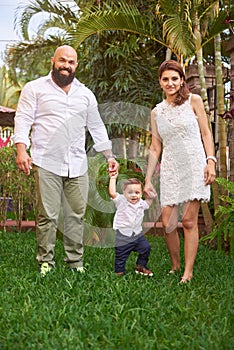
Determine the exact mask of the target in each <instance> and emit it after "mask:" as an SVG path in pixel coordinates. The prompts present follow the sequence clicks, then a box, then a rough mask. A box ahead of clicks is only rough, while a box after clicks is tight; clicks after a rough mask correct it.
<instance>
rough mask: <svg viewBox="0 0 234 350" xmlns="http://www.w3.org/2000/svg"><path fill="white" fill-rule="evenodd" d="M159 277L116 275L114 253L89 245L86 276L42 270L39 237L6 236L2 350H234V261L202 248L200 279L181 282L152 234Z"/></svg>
mask: <svg viewBox="0 0 234 350" xmlns="http://www.w3.org/2000/svg"><path fill="white" fill-rule="evenodd" d="M148 239H149V241H150V243H151V245H152V251H151V256H150V262H149V267H150V268H151V269H152V270H153V271H154V273H155V275H154V277H153V278H148V277H144V276H139V275H135V273H134V266H135V259H136V256H135V255H134V254H132V255H131V257H130V259H129V261H128V264H127V270H128V273H127V274H126V275H125V276H124V277H117V276H115V274H114V272H113V264H114V250H113V249H112V248H94V247H86V248H85V266H86V267H87V273H86V274H85V275H81V274H74V273H73V272H69V271H67V270H66V267H65V266H64V263H63V258H64V252H63V246H62V242H61V240H58V241H57V246H56V264H57V268H56V270H55V271H54V272H53V273H51V274H49V275H48V276H46V277H45V278H42V277H41V276H39V274H38V273H37V264H36V260H35V254H36V245H35V234H34V233H32V232H31V233H30V232H29V233H21V234H17V233H4V234H3V233H1V234H0V283H1V288H0V349H4V350H5V349H9V350H20V349H22V350H23V349H24V350H26V349H30V350H33V349H43V350H50V349H51V350H52V349H53V350H60V349H61V350H63V349H66V350H83V349H85V350H86V349H93V350H112V349H113V350H114V349H121V350H130V349H131V350H146V349H147V350H148V349H149V350H150V349H152V350H166V349H173V350H177V349H178V350H186V349H188V350H203V349H205V350H215V349H217V350H227V349H230V350H233V349H234V315H233V314H234V312H233V309H234V306H233V305H234V293H233V284H234V283H233V282H234V275H233V266H234V261H233V259H230V258H229V257H228V256H226V255H223V254H220V253H217V252H216V251H211V250H209V249H208V248H206V247H205V246H202V245H200V247H199V251H198V256H197V260H196V265H195V269H194V279H193V280H192V282H191V283H189V284H187V285H184V286H181V285H179V284H178V282H179V277H180V276H179V275H177V276H172V275H170V276H168V275H167V272H168V271H169V270H170V262H169V257H168V253H167V250H166V246H165V242H164V239H163V238H162V237H152V236H148Z"/></svg>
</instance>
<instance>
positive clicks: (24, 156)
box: [16, 143, 32, 175]
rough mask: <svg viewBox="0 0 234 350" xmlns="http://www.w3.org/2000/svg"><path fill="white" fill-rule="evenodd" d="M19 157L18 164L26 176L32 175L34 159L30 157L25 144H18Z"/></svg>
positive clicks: (17, 158) (17, 157)
mask: <svg viewBox="0 0 234 350" xmlns="http://www.w3.org/2000/svg"><path fill="white" fill-rule="evenodd" d="M16 149H17V156H16V164H17V166H18V168H19V169H20V170H22V171H23V172H24V173H25V175H29V174H30V169H31V164H32V158H31V157H29V155H28V153H27V151H26V146H25V144H23V143H17V144H16Z"/></svg>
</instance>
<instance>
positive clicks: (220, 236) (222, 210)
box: [201, 177, 234, 256]
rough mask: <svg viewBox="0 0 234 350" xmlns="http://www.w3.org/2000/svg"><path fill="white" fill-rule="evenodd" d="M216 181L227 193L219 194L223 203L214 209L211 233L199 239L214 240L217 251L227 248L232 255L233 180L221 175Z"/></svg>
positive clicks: (233, 226)
mask: <svg viewBox="0 0 234 350" xmlns="http://www.w3.org/2000/svg"><path fill="white" fill-rule="evenodd" d="M216 181H217V182H218V184H219V185H221V186H223V187H224V189H225V190H226V192H227V193H228V194H227V195H222V196H220V199H221V200H222V202H223V204H222V205H220V206H219V207H218V209H217V210H216V211H215V220H214V227H213V230H212V233H211V234H209V235H207V236H205V237H203V238H202V239H201V241H207V240H209V241H210V242H212V241H216V242H217V243H216V245H217V249H218V250H219V251H222V250H227V251H230V255H231V256H234V182H232V181H229V180H226V179H224V178H221V177H220V178H217V180H216Z"/></svg>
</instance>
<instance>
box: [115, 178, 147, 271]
mask: <svg viewBox="0 0 234 350" xmlns="http://www.w3.org/2000/svg"><path fill="white" fill-rule="evenodd" d="M117 176H118V173H117V174H110V182H109V194H110V196H111V198H112V199H113V201H114V203H115V206H116V209H117V210H116V213H115V217H114V222H113V228H114V230H115V231H116V237H115V272H116V274H117V275H119V276H122V275H124V274H125V264H126V260H127V258H128V257H129V255H130V253H131V252H137V253H139V255H138V258H137V261H136V268H135V272H136V273H137V274H141V275H144V276H149V277H152V276H153V272H151V271H150V270H149V269H148V267H147V263H148V260H149V254H150V250H151V246H150V244H149V242H148V241H147V240H146V238H145V236H144V233H143V231H142V222H143V217H144V211H145V210H146V209H149V206H150V205H151V204H152V201H153V199H152V198H147V199H146V200H143V199H142V193H143V186H142V183H141V181H140V180H138V179H135V178H132V179H128V180H126V181H125V182H124V185H123V194H119V193H118V192H116V180H117Z"/></svg>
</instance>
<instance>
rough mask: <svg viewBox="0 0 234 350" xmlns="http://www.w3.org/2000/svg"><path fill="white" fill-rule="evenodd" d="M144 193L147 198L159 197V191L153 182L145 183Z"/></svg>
mask: <svg viewBox="0 0 234 350" xmlns="http://www.w3.org/2000/svg"><path fill="white" fill-rule="evenodd" d="M144 194H145V197H146V198H149V199H154V198H156V197H157V192H156V191H155V189H154V187H153V185H152V183H151V182H150V181H149V182H148V181H147V182H146V183H145V188H144Z"/></svg>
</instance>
